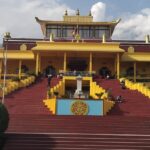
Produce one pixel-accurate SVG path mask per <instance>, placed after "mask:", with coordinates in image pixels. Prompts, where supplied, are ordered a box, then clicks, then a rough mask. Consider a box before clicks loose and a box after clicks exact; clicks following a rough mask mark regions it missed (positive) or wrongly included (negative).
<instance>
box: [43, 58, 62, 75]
mask: <svg viewBox="0 0 150 150" xmlns="http://www.w3.org/2000/svg"><path fill="white" fill-rule="evenodd" d="M63 62H64V60H63V57H50V56H49V57H46V56H42V57H41V71H43V70H44V69H45V68H46V67H47V66H49V65H51V66H53V67H54V68H55V69H56V71H57V72H58V71H59V70H63Z"/></svg>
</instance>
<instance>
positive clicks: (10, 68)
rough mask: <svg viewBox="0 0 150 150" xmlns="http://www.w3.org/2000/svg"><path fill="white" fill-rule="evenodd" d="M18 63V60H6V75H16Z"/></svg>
mask: <svg viewBox="0 0 150 150" xmlns="http://www.w3.org/2000/svg"><path fill="white" fill-rule="evenodd" d="M18 68H19V61H18V60H8V61H7V73H8V74H18V71H17V70H18Z"/></svg>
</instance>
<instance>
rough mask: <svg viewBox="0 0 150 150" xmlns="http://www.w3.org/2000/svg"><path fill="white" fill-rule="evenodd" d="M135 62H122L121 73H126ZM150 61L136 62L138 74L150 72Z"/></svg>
mask: <svg viewBox="0 0 150 150" xmlns="http://www.w3.org/2000/svg"><path fill="white" fill-rule="evenodd" d="M133 63H134V62H121V68H120V69H121V74H122V75H124V74H125V73H126V70H127V69H128V68H129V67H133ZM149 66H150V62H136V70H137V75H138V74H150V69H149Z"/></svg>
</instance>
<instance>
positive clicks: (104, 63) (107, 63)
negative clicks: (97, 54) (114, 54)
mask: <svg viewBox="0 0 150 150" xmlns="http://www.w3.org/2000/svg"><path fill="white" fill-rule="evenodd" d="M102 67H108V68H109V69H110V71H111V72H112V74H114V73H115V72H114V69H115V67H114V59H113V58H93V70H94V71H96V73H99V69H100V68H102Z"/></svg>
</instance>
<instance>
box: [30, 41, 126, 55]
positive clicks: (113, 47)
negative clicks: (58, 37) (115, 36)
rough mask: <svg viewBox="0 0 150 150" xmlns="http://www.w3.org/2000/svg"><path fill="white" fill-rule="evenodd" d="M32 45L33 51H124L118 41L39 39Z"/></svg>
mask: <svg viewBox="0 0 150 150" xmlns="http://www.w3.org/2000/svg"><path fill="white" fill-rule="evenodd" d="M36 44H37V46H36V47H33V48H32V50H35V51H41V52H42V51H77V52H79V51H90V52H91V51H93V52H111V53H112V52H124V50H123V49H121V48H120V47H119V45H120V43H112V42H110V43H109V42H107V43H89V42H87V43H86V42H79V43H77V42H49V41H40V42H37V43H36Z"/></svg>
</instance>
